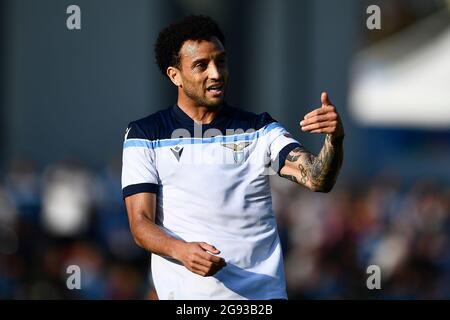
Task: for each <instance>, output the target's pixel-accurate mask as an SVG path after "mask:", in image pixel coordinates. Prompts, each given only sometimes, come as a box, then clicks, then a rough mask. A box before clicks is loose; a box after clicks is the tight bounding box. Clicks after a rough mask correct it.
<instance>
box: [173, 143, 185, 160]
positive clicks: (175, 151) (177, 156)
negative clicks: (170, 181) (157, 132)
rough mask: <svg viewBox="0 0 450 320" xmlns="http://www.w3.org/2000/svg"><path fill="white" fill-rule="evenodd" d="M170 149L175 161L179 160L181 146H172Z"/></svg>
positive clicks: (181, 151)
mask: <svg viewBox="0 0 450 320" xmlns="http://www.w3.org/2000/svg"><path fill="white" fill-rule="evenodd" d="M170 151H172V153H173V155H174V156H175V158H176V159H177V161H178V162H180V158H181V154H182V153H183V147H180V146H176V147H174V148H170Z"/></svg>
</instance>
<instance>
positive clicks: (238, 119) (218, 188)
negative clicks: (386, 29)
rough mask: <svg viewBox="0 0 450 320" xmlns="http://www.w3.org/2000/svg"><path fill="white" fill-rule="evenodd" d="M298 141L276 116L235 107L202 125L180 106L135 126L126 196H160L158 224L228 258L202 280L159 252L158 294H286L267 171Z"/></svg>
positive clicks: (155, 264) (155, 260) (129, 140)
mask: <svg viewBox="0 0 450 320" xmlns="http://www.w3.org/2000/svg"><path fill="white" fill-rule="evenodd" d="M299 145H300V144H299V143H298V142H297V141H296V140H294V139H293V138H291V137H290V135H289V133H288V132H287V131H286V130H285V129H284V128H283V127H282V126H281V125H280V124H279V123H277V122H276V121H275V120H273V119H272V118H271V117H270V115H269V114H267V113H262V114H260V115H256V114H253V113H250V112H246V111H242V110H240V109H237V108H234V107H231V106H228V105H224V106H223V107H222V108H221V110H220V111H219V112H218V114H217V115H216V117H215V118H214V120H213V121H212V123H210V124H208V125H203V126H201V127H200V125H198V124H195V122H194V121H193V120H192V119H191V118H190V117H189V116H188V115H187V114H185V113H184V112H183V111H182V110H181V109H180V108H179V107H178V106H177V105H175V106H172V107H170V108H168V109H165V110H162V111H159V112H157V113H155V114H153V115H150V116H148V117H146V118H143V119H140V120H138V121H134V122H131V123H130V125H129V126H128V129H127V131H126V135H125V141H124V147H123V169H122V189H123V196H124V198H125V197H127V196H130V195H133V194H136V193H140V192H153V193H156V194H157V211H156V223H157V224H158V225H159V226H160V227H161V228H162V229H163V230H164V231H165V232H167V234H169V235H170V236H172V237H175V238H178V239H182V240H184V241H187V242H191V241H199V242H206V243H209V244H211V245H213V246H215V247H216V248H217V249H219V250H220V251H221V253H220V254H219V256H220V257H223V258H224V259H225V261H226V266H225V267H224V268H222V269H221V270H220V271H219V272H217V273H216V274H215V275H214V276H211V277H202V276H200V275H197V274H195V273H193V272H191V271H189V270H188V269H187V268H185V267H184V266H183V265H182V264H181V263H180V262H178V261H175V260H173V259H171V258H168V257H162V256H158V255H155V254H152V263H151V268H152V277H153V282H154V284H155V288H156V291H157V293H158V297H159V299H162V300H165V299H285V298H287V296H286V285H285V276H284V266H283V259H282V251H281V246H280V240H279V237H278V231H277V225H276V221H275V217H274V213H273V210H272V199H271V193H270V184H269V174H274V173H279V170H280V169H281V167H282V165H284V161H285V159H286V156H287V154H288V153H289V152H290V151H292V150H293V149H294V148H295V147H298V146H299Z"/></svg>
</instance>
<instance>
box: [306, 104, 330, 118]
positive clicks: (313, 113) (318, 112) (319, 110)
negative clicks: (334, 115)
mask: <svg viewBox="0 0 450 320" xmlns="http://www.w3.org/2000/svg"><path fill="white" fill-rule="evenodd" d="M334 110H335V108H334V106H326V107H320V108H317V109H314V110H313V111H311V112H309V113H307V114H306V115H305V119H309V118H311V117H314V116H318V115H321V114H325V113H328V112H330V111H334Z"/></svg>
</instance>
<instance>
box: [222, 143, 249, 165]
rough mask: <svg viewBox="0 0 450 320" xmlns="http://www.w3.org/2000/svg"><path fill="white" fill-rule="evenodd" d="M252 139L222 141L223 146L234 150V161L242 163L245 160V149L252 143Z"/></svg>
mask: <svg viewBox="0 0 450 320" xmlns="http://www.w3.org/2000/svg"><path fill="white" fill-rule="evenodd" d="M251 144H252V142H251V141H244V142H239V143H222V147H225V148H228V149H231V150H233V158H234V163H237V164H240V163H242V162H244V159H245V156H244V149H245V148H247V147H248V146H249V145H251Z"/></svg>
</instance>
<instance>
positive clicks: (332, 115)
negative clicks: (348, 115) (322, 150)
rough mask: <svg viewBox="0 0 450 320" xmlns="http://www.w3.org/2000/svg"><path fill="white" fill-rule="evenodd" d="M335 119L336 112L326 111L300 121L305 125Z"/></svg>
mask: <svg viewBox="0 0 450 320" xmlns="http://www.w3.org/2000/svg"><path fill="white" fill-rule="evenodd" d="M336 119H337V114H336V113H326V114H322V115H318V116H313V117H310V118H308V119H305V120H302V121H300V125H301V126H307V125H309V124H313V123H316V122H324V121H334V120H336Z"/></svg>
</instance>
